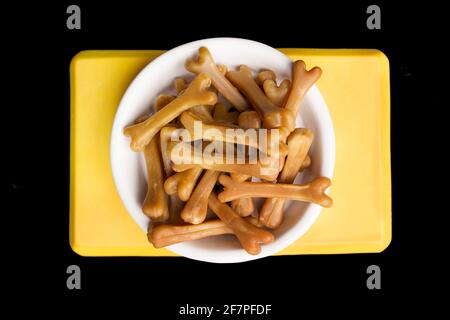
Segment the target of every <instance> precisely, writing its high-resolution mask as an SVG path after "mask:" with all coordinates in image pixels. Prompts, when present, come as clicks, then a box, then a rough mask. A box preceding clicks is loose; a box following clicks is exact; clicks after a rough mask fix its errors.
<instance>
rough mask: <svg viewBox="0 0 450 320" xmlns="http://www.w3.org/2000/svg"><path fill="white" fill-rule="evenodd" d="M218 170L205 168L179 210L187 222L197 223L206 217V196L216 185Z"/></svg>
mask: <svg viewBox="0 0 450 320" xmlns="http://www.w3.org/2000/svg"><path fill="white" fill-rule="evenodd" d="M219 174H220V172H217V171H212V170H206V171H205V173H204V174H203V177H202V178H201V179H200V182H199V183H198V184H197V187H196V188H195V190H194V192H193V193H192V195H191V197H190V198H189V200H188V202H186V205H185V206H184V208H183V210H182V211H181V219H183V221H185V222H187V223H191V224H199V223H202V222H203V221H204V220H205V218H206V213H207V211H208V198H209V195H210V194H211V191H212V189H213V188H214V186H215V185H216V181H217V178H218V177H219Z"/></svg>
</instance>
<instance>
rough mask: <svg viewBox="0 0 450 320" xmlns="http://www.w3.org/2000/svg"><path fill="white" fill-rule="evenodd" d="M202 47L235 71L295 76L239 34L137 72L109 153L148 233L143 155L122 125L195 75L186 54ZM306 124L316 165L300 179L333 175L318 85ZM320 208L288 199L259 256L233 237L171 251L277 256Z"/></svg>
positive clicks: (214, 256)
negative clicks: (244, 69)
mask: <svg viewBox="0 0 450 320" xmlns="http://www.w3.org/2000/svg"><path fill="white" fill-rule="evenodd" d="M201 46H206V47H208V49H209V50H210V52H211V54H212V55H213V57H214V58H215V60H216V62H217V63H221V64H225V65H227V66H228V67H229V68H230V69H233V68H235V67H237V66H238V65H240V64H246V65H248V66H249V67H250V68H252V69H253V70H260V69H271V70H273V71H275V73H276V74H277V76H278V78H279V79H284V78H291V66H292V61H291V60H290V59H289V58H288V57H287V56H286V55H284V54H283V53H281V52H280V51H278V50H276V49H274V48H271V47H269V46H267V45H264V44H262V43H259V42H255V41H251V40H245V39H236V38H213V39H205V40H199V41H195V42H191V43H187V44H184V45H182V46H179V47H177V48H174V49H172V50H170V51H167V52H166V53H164V54H162V55H161V56H159V57H158V58H156V59H155V60H153V61H152V62H151V63H149V64H148V65H147V66H146V67H145V68H144V69H143V70H142V71H141V72H140V73H139V74H138V76H137V77H136V78H135V79H134V80H133V82H132V83H131V84H130V86H129V87H128V89H127V91H126V92H125V94H124V96H123V98H122V101H121V103H120V105H119V108H118V110H117V113H116V116H115V119H114V124H113V129H112V133H111V155H110V156H111V167H112V172H113V176H114V181H115V183H116V187H117V190H118V192H119V195H120V197H121V199H122V201H123V203H124V204H125V207H126V208H127V210H128V212H129V213H130V215H131V217H132V218H133V219H134V221H136V223H137V224H138V225H139V226H140V227H141V229H142V231H143V232H146V230H147V226H148V223H149V219H148V218H147V217H146V216H145V215H144V214H143V213H142V211H141V203H142V201H143V199H144V196H145V193H146V177H145V176H146V174H145V162H144V158H143V155H142V154H141V153H136V152H133V151H131V149H130V139H129V138H128V137H125V136H124V135H123V128H124V127H126V126H128V125H130V124H131V123H133V121H134V120H135V119H136V118H137V117H138V116H140V115H142V114H144V113H146V112H148V110H149V108H150V107H152V106H153V102H154V100H155V98H156V97H157V96H158V94H160V93H167V92H170V91H173V89H172V82H173V80H174V78H175V77H177V76H189V77H192V74H190V73H189V72H188V71H186V70H185V68H184V63H185V61H186V59H187V58H190V57H193V56H195V55H196V54H197V51H198V48H199V47H201ZM308 67H309V68H310V67H312V66H308ZM324 72H327V70H324ZM301 126H303V127H307V128H309V129H311V130H312V131H313V132H314V134H315V139H314V142H313V145H312V149H311V152H310V156H311V159H312V166H311V167H310V168H308V169H307V170H306V171H305V172H304V173H303V174H302V175H301V176H299V177H297V180H296V182H301V181H306V180H310V179H312V178H314V177H318V176H326V177H329V178H332V176H333V169H334V161H335V138H334V130H333V124H332V121H331V117H330V114H329V112H328V109H327V106H326V104H325V101H324V100H323V98H322V96H321V94H320V92H319V90H318V89H317V87H316V86H313V87H312V88H311V89H310V90H309V92H308V94H307V95H306V97H305V99H304V102H303V105H302V107H301V111H300V115H299V116H298V117H297V127H301ZM320 211H321V207H320V206H318V205H315V204H309V203H301V202H289V203H287V206H286V215H285V219H284V222H283V223H282V225H281V226H280V227H279V228H278V229H276V230H274V235H275V238H276V239H275V241H274V242H273V243H270V244H268V245H264V246H262V251H261V253H260V254H258V255H255V256H252V255H249V254H248V253H246V252H245V250H243V249H242V248H241V247H240V245H239V243H238V242H237V241H236V240H235V239H233V236H230V235H229V236H218V237H211V238H207V239H202V240H196V241H191V242H185V243H180V244H176V245H172V246H170V247H168V249H169V250H171V251H173V252H175V253H177V254H179V255H182V256H185V257H188V258H191V259H196V260H201V261H208V262H218V263H230V262H243V261H248V260H254V259H258V258H262V257H266V256H269V255H272V254H275V253H277V252H279V251H281V250H282V249H284V248H286V247H287V246H289V245H290V244H291V243H293V242H294V241H296V240H297V239H298V238H300V237H301V236H302V235H303V234H304V233H305V232H306V231H307V230H308V229H309V228H310V227H311V225H312V224H313V223H314V221H315V220H316V219H317V217H318V216H319V214H320ZM149 245H150V244H149Z"/></svg>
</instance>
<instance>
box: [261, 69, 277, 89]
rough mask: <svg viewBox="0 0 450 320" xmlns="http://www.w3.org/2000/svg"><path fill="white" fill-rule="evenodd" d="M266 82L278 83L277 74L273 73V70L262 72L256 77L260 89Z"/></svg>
mask: <svg viewBox="0 0 450 320" xmlns="http://www.w3.org/2000/svg"><path fill="white" fill-rule="evenodd" d="M266 80H272V81H276V80H277V76H276V75H275V72H273V71H272V70H263V71H260V72H259V73H258V75H257V76H256V82H257V83H258V85H259V86H260V87H262V86H263V85H264V81H266Z"/></svg>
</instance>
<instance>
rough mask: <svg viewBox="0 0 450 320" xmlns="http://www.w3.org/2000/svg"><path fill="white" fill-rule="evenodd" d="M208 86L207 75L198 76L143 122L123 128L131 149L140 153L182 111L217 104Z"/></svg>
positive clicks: (215, 96)
mask: <svg viewBox="0 0 450 320" xmlns="http://www.w3.org/2000/svg"><path fill="white" fill-rule="evenodd" d="M210 84H211V78H210V77H209V75H207V74H204V73H202V74H199V75H198V76H197V77H196V78H195V79H194V80H193V81H192V82H191V83H190V84H189V86H188V87H187V88H186V90H184V92H183V94H181V95H180V96H178V97H177V98H176V99H175V100H173V101H172V102H170V103H169V104H168V105H166V106H165V107H164V108H163V109H161V110H160V111H158V112H156V113H155V114H153V115H152V116H151V117H150V118H148V119H147V120H145V121H144V122H141V123H138V124H135V125H132V126H129V127H127V128H125V129H124V134H125V135H126V136H129V137H131V148H132V149H133V150H134V151H142V150H143V149H144V147H145V146H146V145H147V144H148V143H149V142H150V140H151V139H152V138H153V136H154V135H155V134H156V133H157V132H158V131H159V130H160V129H161V128H162V127H163V126H165V125H166V124H167V123H169V122H170V121H172V120H173V119H175V118H176V117H178V116H179V115H180V114H181V113H182V112H183V111H186V110H188V109H189V108H192V107H194V106H199V105H214V104H215V103H216V102H217V95H216V94H214V93H212V92H210V91H208V90H207V88H208V87H209V86H210Z"/></svg>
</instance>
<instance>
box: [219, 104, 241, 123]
mask: <svg viewBox="0 0 450 320" xmlns="http://www.w3.org/2000/svg"><path fill="white" fill-rule="evenodd" d="M230 109H231V106H226V105H224V104H223V103H220V102H219V103H217V104H216V105H215V107H214V116H213V118H214V121H216V122H217V123H224V124H235V123H236V122H237V119H238V117H239V112H236V111H230Z"/></svg>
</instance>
